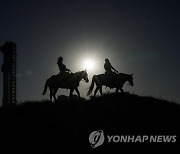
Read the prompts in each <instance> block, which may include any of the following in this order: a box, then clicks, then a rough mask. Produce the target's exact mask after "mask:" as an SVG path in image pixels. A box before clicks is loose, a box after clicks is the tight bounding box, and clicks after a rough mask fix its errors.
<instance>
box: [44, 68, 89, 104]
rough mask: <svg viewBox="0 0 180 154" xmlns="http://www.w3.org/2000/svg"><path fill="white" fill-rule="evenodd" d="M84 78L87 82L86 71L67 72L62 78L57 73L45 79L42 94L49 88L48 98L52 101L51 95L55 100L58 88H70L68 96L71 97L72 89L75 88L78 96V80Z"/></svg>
mask: <svg viewBox="0 0 180 154" xmlns="http://www.w3.org/2000/svg"><path fill="white" fill-rule="evenodd" d="M82 79H84V80H85V81H86V82H89V79H88V74H87V72H86V71H80V72H76V73H71V74H67V75H66V77H64V78H63V80H62V79H61V80H60V77H59V75H53V76H51V77H50V78H49V79H47V80H46V83H45V86H44V91H43V93H42V94H43V95H44V94H45V93H46V91H47V88H49V90H50V100H51V101H52V97H54V100H55V101H56V100H57V99H56V93H57V91H58V89H59V88H62V89H70V94H69V98H71V96H72V93H73V91H74V90H75V91H76V93H77V94H78V97H79V98H80V92H79V90H78V86H79V82H80V81H81V80H82Z"/></svg>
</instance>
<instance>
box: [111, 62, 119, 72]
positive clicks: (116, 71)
mask: <svg viewBox="0 0 180 154" xmlns="http://www.w3.org/2000/svg"><path fill="white" fill-rule="evenodd" d="M110 66H111V68H112V69H113V70H114V71H115V72H117V73H118V71H117V70H116V69H115V68H114V67H113V66H112V65H111V64H110Z"/></svg>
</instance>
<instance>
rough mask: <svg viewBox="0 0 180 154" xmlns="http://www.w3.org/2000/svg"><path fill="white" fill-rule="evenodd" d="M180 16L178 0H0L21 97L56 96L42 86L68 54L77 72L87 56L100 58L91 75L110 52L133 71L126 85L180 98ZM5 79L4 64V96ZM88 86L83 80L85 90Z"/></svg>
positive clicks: (0, 28) (0, 39) (3, 37)
mask: <svg viewBox="0 0 180 154" xmlns="http://www.w3.org/2000/svg"><path fill="white" fill-rule="evenodd" d="M179 19H180V1H178V0H171V1H169V0H136V1H134V0H96V1H93V0H91V1H90V0H89V1H87V0H26V1H24V0H16V1H14V0H1V4H0V46H2V45H3V44H4V43H5V41H13V42H15V43H16V44H17V99H18V101H20V102H21V101H26V100H41V99H48V98H49V94H46V95H45V96H42V95H41V93H42V91H43V88H44V84H45V81H46V79H47V78H49V77H50V76H51V75H54V74H58V72H59V71H58V66H57V64H56V63H57V58H58V57H59V56H62V57H63V58H64V64H65V65H66V66H67V68H69V69H70V70H71V71H72V72H77V71H81V70H83V69H84V68H83V66H82V61H83V60H84V59H86V58H91V59H94V61H95V62H96V65H95V68H94V70H92V71H89V72H88V74H89V79H90V81H91V78H92V76H93V75H95V74H101V73H104V68H103V65H104V59H105V58H108V59H109V60H110V62H111V64H112V65H113V66H114V67H115V68H116V69H117V70H118V71H119V72H123V73H128V74H132V73H133V74H134V87H130V86H128V85H125V86H124V89H125V90H126V91H129V92H130V93H135V94H138V95H147V96H153V97H157V98H162V99H167V100H169V101H175V102H179V103H180V95H179V94H180V60H179V59H180V44H179V41H180V28H179V27H180V20H179ZM2 63H3V55H2V54H0V65H2ZM2 82H3V74H2V72H1V74H0V86H1V88H0V100H2V95H3V91H2ZM89 86H90V83H88V84H87V83H85V82H84V81H81V84H80V87H79V89H80V93H81V96H83V97H86V92H87V88H88V87H89ZM103 91H104V93H107V92H113V90H110V89H108V88H107V89H105V88H104V89H103ZM68 93H69V92H68V91H67V90H59V91H58V95H60V94H64V95H68ZM0 103H1V101H0Z"/></svg>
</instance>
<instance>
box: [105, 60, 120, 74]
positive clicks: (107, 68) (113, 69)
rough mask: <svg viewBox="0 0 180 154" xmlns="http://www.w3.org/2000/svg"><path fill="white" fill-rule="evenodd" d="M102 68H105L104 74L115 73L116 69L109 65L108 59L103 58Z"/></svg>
mask: <svg viewBox="0 0 180 154" xmlns="http://www.w3.org/2000/svg"><path fill="white" fill-rule="evenodd" d="M104 69H105V70H106V72H105V74H111V75H114V74H117V73H118V71H117V70H116V69H115V68H114V67H113V66H112V65H111V63H110V62H109V59H107V58H106V59H105V64H104Z"/></svg>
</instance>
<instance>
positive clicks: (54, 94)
mask: <svg viewBox="0 0 180 154" xmlns="http://www.w3.org/2000/svg"><path fill="white" fill-rule="evenodd" d="M57 91H58V88H56V89H54V91H53V93H52V95H53V97H54V100H55V101H57V99H56V93H57Z"/></svg>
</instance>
